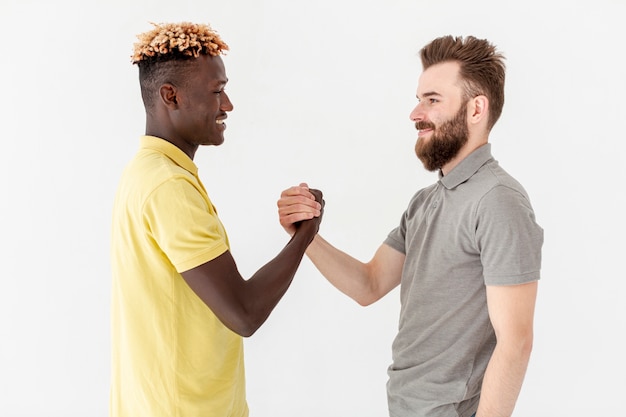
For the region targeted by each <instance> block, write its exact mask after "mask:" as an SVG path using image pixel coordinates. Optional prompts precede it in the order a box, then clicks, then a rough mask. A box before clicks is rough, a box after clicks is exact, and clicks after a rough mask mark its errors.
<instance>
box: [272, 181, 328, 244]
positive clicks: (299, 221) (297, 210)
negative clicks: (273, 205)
mask: <svg viewBox="0 0 626 417" xmlns="http://www.w3.org/2000/svg"><path fill="white" fill-rule="evenodd" d="M324 204H325V203H324V199H323V196H322V192H321V191H320V190H316V189H313V188H309V186H308V185H307V184H306V183H301V184H300V185H297V186H293V187H289V188H287V189H286V190H284V191H283V192H282V193H281V194H280V199H279V200H278V202H277V205H278V219H279V221H280V224H281V226H283V228H284V229H285V231H287V233H289V235H290V236H293V235H295V234H296V233H305V234H310V237H311V239H313V238H314V237H315V235H316V234H317V232H318V231H319V226H320V223H321V222H322V215H323V213H324Z"/></svg>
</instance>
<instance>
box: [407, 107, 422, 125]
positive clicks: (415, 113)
mask: <svg viewBox="0 0 626 417" xmlns="http://www.w3.org/2000/svg"><path fill="white" fill-rule="evenodd" d="M409 119H411V121H412V122H417V121H420V120H424V111H423V110H422V106H421V103H417V106H415V107H414V108H413V110H412V111H411V113H410V114H409Z"/></svg>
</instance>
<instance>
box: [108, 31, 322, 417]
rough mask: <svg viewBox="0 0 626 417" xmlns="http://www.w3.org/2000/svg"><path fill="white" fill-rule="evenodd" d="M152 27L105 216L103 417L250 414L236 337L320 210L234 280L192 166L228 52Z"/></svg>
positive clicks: (264, 311) (288, 275) (275, 288)
mask: <svg viewBox="0 0 626 417" xmlns="http://www.w3.org/2000/svg"><path fill="white" fill-rule="evenodd" d="M154 26H155V27H154V29H153V30H151V31H149V32H146V33H143V34H141V35H139V36H138V39H139V42H137V43H136V44H135V49H134V54H133V57H132V61H133V63H134V64H137V65H138V67H139V80H140V85H141V94H142V98H143V101H144V106H145V110H146V132H145V135H144V136H143V137H141V139H140V149H139V151H138V153H137V154H136V156H135V157H134V158H133V160H132V161H131V162H130V163H129V164H128V166H127V167H126V169H125V170H124V173H123V175H122V178H121V181H120V184H119V188H118V191H117V194H116V198H115V203H114V209H113V222H112V239H111V266H112V275H113V278H112V318H111V324H112V370H111V397H110V415H111V416H112V417H144V416H145V417H148V416H149V417H200V416H202V417H246V416H248V406H247V402H246V397H245V372H244V360H243V339H242V337H248V336H250V335H252V334H253V333H254V332H255V331H256V330H257V329H258V328H259V327H260V326H261V325H262V324H263V323H264V322H265V320H266V319H267V317H268V316H269V314H270V313H271V311H272V310H273V308H274V307H275V306H276V304H277V303H278V301H279V300H280V299H281V297H282V296H283V294H284V293H285V292H286V291H287V289H288V287H289V285H290V284H291V281H292V279H293V277H294V274H295V272H296V270H297V268H298V266H299V264H300V261H301V260H302V257H303V255H304V252H305V250H306V248H307V247H308V245H309V244H310V243H311V241H312V240H313V238H314V237H315V235H316V234H317V231H318V229H319V224H320V219H321V213H322V211H323V200H322V194H321V192H319V191H317V190H312V192H313V193H314V195H315V199H316V201H317V202H316V204H317V207H318V210H317V211H316V212H315V213H313V214H312V215H311V218H310V219H307V220H305V221H303V222H301V223H299V224H298V227H297V231H296V233H295V234H294V235H293V238H292V239H291V240H290V241H289V243H287V245H286V246H285V247H284V249H283V250H282V251H281V252H280V253H279V254H278V255H277V256H276V257H275V258H274V259H272V260H271V261H270V262H268V263H267V264H266V265H265V266H263V267H262V268H261V269H259V270H258V271H257V272H256V273H255V274H254V275H253V276H252V277H250V278H249V279H244V278H242V276H241V275H240V273H239V272H238V270H237V266H236V264H235V261H234V259H233V257H232V256H231V253H230V251H229V242H228V237H227V234H226V231H225V229H224V227H223V225H222V223H221V222H220V220H219V218H218V216H217V211H216V209H215V207H214V205H213V203H212V202H211V200H210V198H209V196H208V194H207V192H206V190H205V188H204V186H203V185H202V182H201V181H200V179H199V177H198V168H197V166H196V165H195V164H194V162H193V157H194V154H195V152H196V150H197V149H198V147H199V146H200V145H216V146H217V145H220V144H222V143H223V141H224V130H225V129H226V124H225V123H224V121H225V119H226V117H227V112H229V111H231V110H232V109H233V105H232V103H231V102H230V99H229V98H228V95H227V94H226V92H225V91H224V87H225V85H226V83H227V81H228V78H227V77H226V72H225V68H224V63H223V61H222V59H221V54H222V53H223V52H224V51H225V50H228V46H227V45H226V44H225V43H224V42H223V41H222V39H221V38H220V36H219V35H218V34H217V33H216V32H215V31H214V30H213V29H212V28H211V27H210V26H209V25H199V24H192V23H187V22H183V23H178V24H161V25H154ZM317 216H319V217H317Z"/></svg>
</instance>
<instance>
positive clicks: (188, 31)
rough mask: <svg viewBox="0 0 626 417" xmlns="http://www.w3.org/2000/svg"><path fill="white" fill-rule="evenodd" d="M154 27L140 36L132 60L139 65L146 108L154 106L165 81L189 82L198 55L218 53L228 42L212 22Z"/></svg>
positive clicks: (140, 81) (181, 83)
mask: <svg viewBox="0 0 626 417" xmlns="http://www.w3.org/2000/svg"><path fill="white" fill-rule="evenodd" d="M152 25H153V26H154V28H153V29H152V30H150V31H148V32H145V33H142V34H139V35H137V39H139V42H136V43H135V44H134V50H133V54H132V56H131V62H132V63H133V64H137V66H138V67H139V83H140V85H141V96H142V98H143V101H144V105H145V106H146V110H149V109H150V108H151V107H152V104H153V102H154V100H155V99H156V97H157V94H158V89H159V87H160V86H161V84H162V83H163V82H173V83H177V84H179V85H183V84H185V83H186V82H187V81H188V79H189V75H190V70H191V68H192V65H193V62H194V60H195V58H198V57H199V56H200V55H210V56H218V55H223V54H224V53H225V52H226V51H228V45H227V44H226V43H225V42H224V41H223V40H222V38H221V37H220V36H219V34H218V33H217V32H216V31H215V30H213V29H212V28H211V26H210V25H208V24H196V23H190V22H181V23H161V24H156V23H152Z"/></svg>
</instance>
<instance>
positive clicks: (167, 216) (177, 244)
mask: <svg viewBox="0 0 626 417" xmlns="http://www.w3.org/2000/svg"><path fill="white" fill-rule="evenodd" d="M143 214H144V221H145V222H146V229H147V230H148V231H149V232H148V233H149V237H148V238H151V239H154V241H155V242H156V244H157V245H158V246H159V248H160V249H161V250H162V251H163V253H164V254H165V256H167V258H168V259H169V260H170V262H171V263H172V264H173V265H174V267H175V268H176V270H177V271H178V272H179V273H182V272H184V271H187V270H189V269H192V268H195V267H197V266H199V265H202V264H203V263H206V262H208V261H210V260H212V259H214V258H216V257H218V256H219V255H221V254H223V253H224V252H226V251H227V250H228V241H227V237H226V231H225V230H224V227H223V225H222V223H221V222H220V220H219V218H218V217H217V213H216V211H215V209H214V207H213V205H212V204H211V201H210V200H209V199H208V197H207V196H206V195H205V194H203V193H202V191H200V190H199V189H198V188H197V187H196V185H195V184H193V183H191V182H190V181H189V179H187V178H185V177H175V178H172V179H169V180H167V181H166V182H164V183H163V184H161V185H159V186H158V187H157V188H156V189H155V190H154V191H153V192H152V194H151V195H150V196H149V198H148V199H147V200H146V203H145V206H144V210H143Z"/></svg>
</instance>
